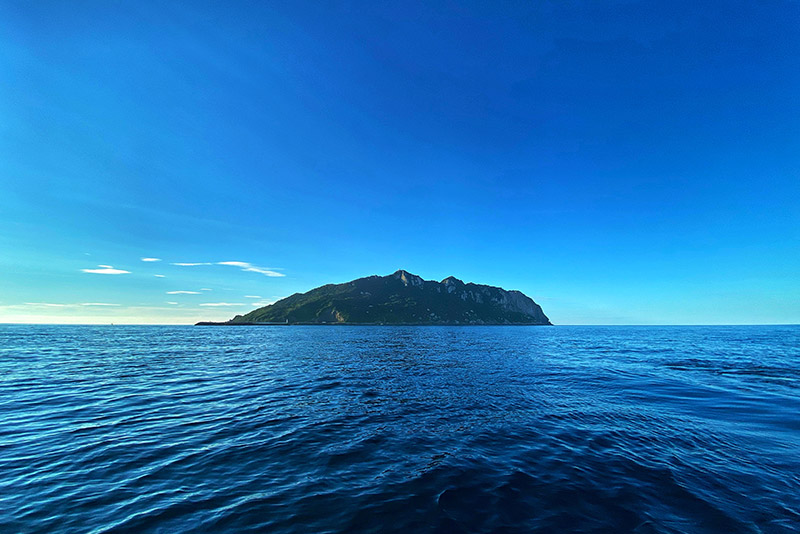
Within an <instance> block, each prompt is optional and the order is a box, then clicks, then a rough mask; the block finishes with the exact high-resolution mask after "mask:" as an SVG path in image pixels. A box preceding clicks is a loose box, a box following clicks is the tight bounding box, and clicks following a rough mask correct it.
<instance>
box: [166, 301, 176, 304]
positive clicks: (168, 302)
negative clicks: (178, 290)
mask: <svg viewBox="0 0 800 534" xmlns="http://www.w3.org/2000/svg"><path fill="white" fill-rule="evenodd" d="M167 304H178V303H177V302H170V301H167Z"/></svg>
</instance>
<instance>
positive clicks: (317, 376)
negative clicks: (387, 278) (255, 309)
mask: <svg viewBox="0 0 800 534" xmlns="http://www.w3.org/2000/svg"><path fill="white" fill-rule="evenodd" d="M0 532H3V533H5V532H9V533H13V532H48V533H50V532H56V533H58V532H63V533H81V532H93V533H96V532H131V533H145V532H169V533H173V532H236V533H239V532H270V533H290V532H291V533H324V532H356V533H359V532H404V533H412V532H413V533H420V532H421V533H425V532H443V533H444V532H498V533H499V532H555V533H560V532H637V533H650V532H674V533H685V532H703V533H704V532H721V533H726V534H734V533H748V532H763V533H773V532H775V533H782V532H800V327H797V326H770V327H761V326H750V327H586V326H584V327H566V326H556V327H460V328H459V327H388V326H387V327H335V326H290V327H285V326H278V327H189V326H187V327H160V326H100V327H98V326H25V325H0Z"/></svg>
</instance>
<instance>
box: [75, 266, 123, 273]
mask: <svg viewBox="0 0 800 534" xmlns="http://www.w3.org/2000/svg"><path fill="white" fill-rule="evenodd" d="M98 267H99V269H81V271H83V272H85V273H91V274H130V271H125V270H123V269H115V268H113V267H112V266H111V265H98Z"/></svg>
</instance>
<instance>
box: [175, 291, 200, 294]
mask: <svg viewBox="0 0 800 534" xmlns="http://www.w3.org/2000/svg"><path fill="white" fill-rule="evenodd" d="M199 294H200V292H199V291H167V295H199Z"/></svg>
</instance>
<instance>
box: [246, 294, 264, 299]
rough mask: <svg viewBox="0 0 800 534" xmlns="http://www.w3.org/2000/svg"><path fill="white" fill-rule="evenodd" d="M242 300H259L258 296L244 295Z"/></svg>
mask: <svg viewBox="0 0 800 534" xmlns="http://www.w3.org/2000/svg"><path fill="white" fill-rule="evenodd" d="M244 298H246V299H260V298H261V297H260V296H259V295H245V296H244Z"/></svg>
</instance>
